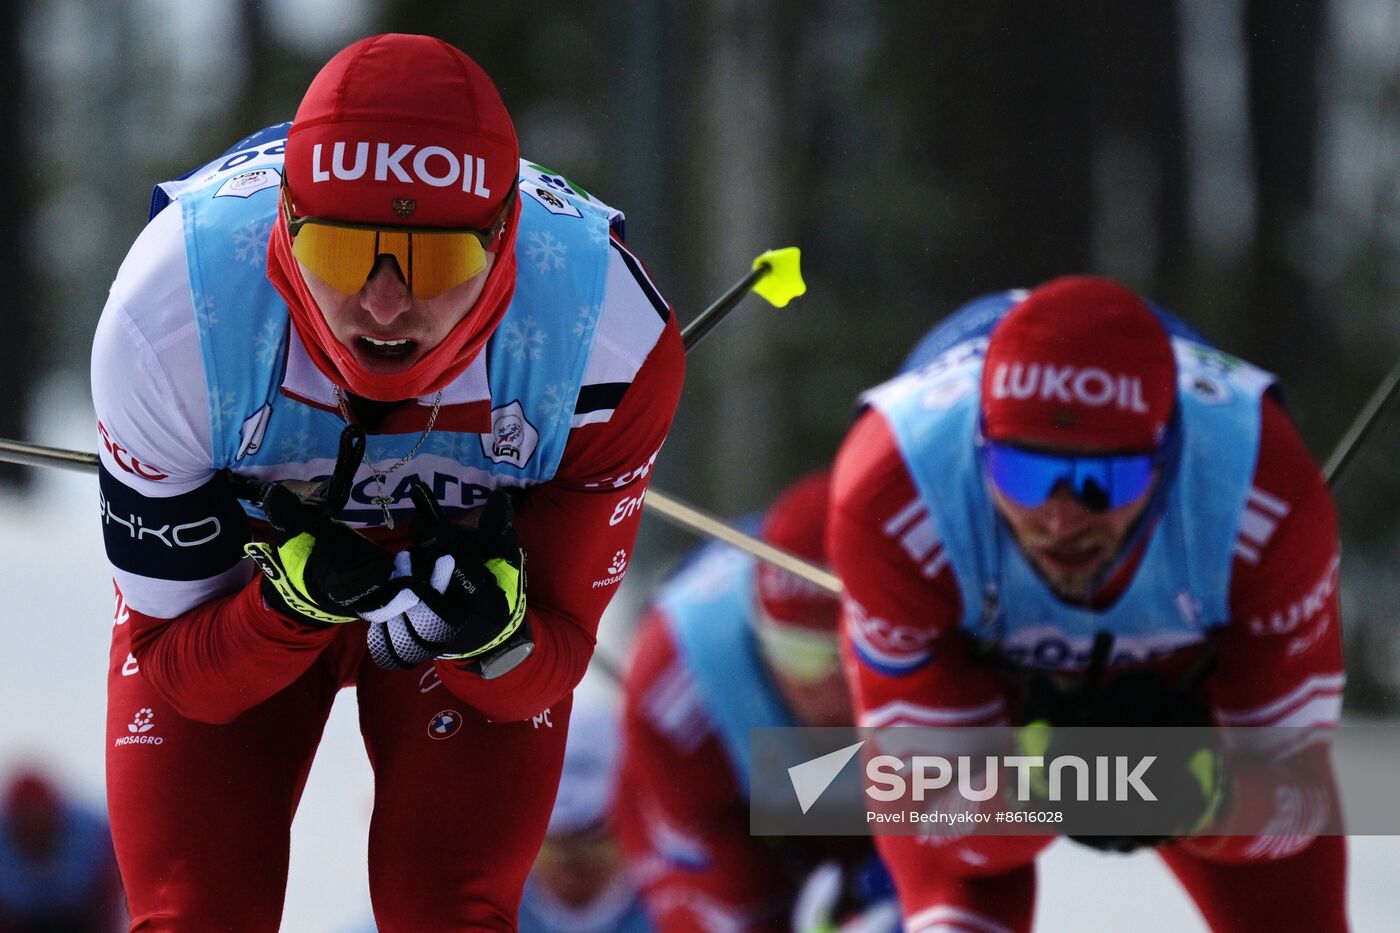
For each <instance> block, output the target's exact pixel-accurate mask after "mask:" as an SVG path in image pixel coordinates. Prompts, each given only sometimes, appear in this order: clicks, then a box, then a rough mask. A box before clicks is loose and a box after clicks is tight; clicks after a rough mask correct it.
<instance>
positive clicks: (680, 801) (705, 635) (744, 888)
mask: <svg viewBox="0 0 1400 933" xmlns="http://www.w3.org/2000/svg"><path fill="white" fill-rule="evenodd" d="M828 488H829V478H828V475H827V473H826V472H825V471H822V472H818V473H812V474H809V475H806V476H804V477H802V478H801V479H799V480H797V481H796V482H794V483H792V484H791V485H790V486H788V487H787V488H786V489H784V490H783V491H782V493H781V494H780V495H779V496H778V498H777V499H776V500H775V501H774V503H773V505H772V507H771V508H770V509H769V510H768V511H767V513H766V514H765V515H764V517H763V519H762V523H761V527H760V530H759V531H760V536H761V537H762V538H763V539H764V540H765V541H768V542H769V543H771V544H773V545H776V546H778V547H781V548H784V549H786V550H788V551H790V552H792V553H795V554H797V555H799V556H801V557H805V558H808V559H809V560H812V561H815V562H817V563H825V554H826V552H825V548H824V545H823V540H824V535H825V532H826V525H827V505H826V503H827V497H828ZM838 614H839V613H838V605H837V601H836V599H835V598H834V597H833V596H831V595H830V594H828V593H826V592H825V591H823V590H821V589H819V588H818V587H816V586H815V585H813V584H811V583H809V582H807V581H805V580H802V579H800V578H798V577H796V576H793V575H792V574H790V573H787V572H786V571H783V570H779V569H777V568H775V567H773V566H771V565H769V564H766V563H760V562H759V561H757V560H755V559H754V558H751V557H749V556H748V555H746V554H744V553H742V552H740V551H737V550H735V549H733V548H730V547H727V546H725V545H721V544H711V545H707V546H705V547H704V548H702V549H701V550H700V551H699V552H698V554H697V555H696V556H695V557H693V558H692V559H691V560H690V561H689V562H688V563H687V564H685V565H684V566H683V567H682V568H681V569H680V570H679V571H678V572H677V573H676V574H675V575H674V576H673V577H672V578H671V579H670V580H669V581H667V582H666V583H665V584H664V585H663V586H662V587H661V588H660V590H659V591H658V592H657V594H656V595H655V597H654V598H653V599H652V602H651V608H650V609H649V611H648V613H647V614H646V616H645V618H644V620H643V622H642V624H641V627H640V629H639V632H638V634H637V636H636V642H635V645H636V647H635V655H634V657H633V660H632V666H631V669H630V671H629V673H628V677H627V689H626V696H627V702H626V711H625V718H624V722H625V736H626V738H625V745H626V748H625V754H624V765H623V771H622V787H621V797H620V799H621V800H623V801H625V802H626V805H625V806H623V807H621V808H620V809H619V812H618V817H619V824H620V827H621V830H622V840H623V844H624V846H625V847H626V850H627V855H628V858H629V860H630V861H631V862H632V864H633V867H634V869H635V871H636V872H637V874H638V879H639V881H640V882H641V883H642V884H643V886H644V890H645V895H646V902H647V907H648V909H649V911H650V913H651V915H652V917H653V919H654V921H655V923H656V926H657V928H658V929H659V930H663V931H668V933H669V931H682V930H707V931H710V930H724V931H730V930H735V931H741V930H787V929H790V928H791V924H792V923H793V920H794V905H795V902H796V900H797V898H798V893H799V891H800V890H803V889H804V886H805V885H806V884H807V883H808V881H809V879H811V878H812V877H813V874H814V873H815V872H817V871H818V870H819V869H823V866H827V867H826V868H825V869H823V878H824V879H828V880H826V881H824V882H823V883H822V884H819V885H817V886H816V887H813V888H812V889H811V894H812V896H811V897H810V898H808V908H809V909H808V911H807V913H808V914H810V915H812V917H820V918H821V923H822V924H823V925H825V924H826V923H827V922H829V921H833V920H836V919H839V918H846V917H849V916H850V915H854V914H859V913H861V912H863V911H864V910H865V908H866V907H867V906H869V905H870V904H871V903H873V902H875V901H878V900H880V899H881V898H883V897H887V896H888V895H889V893H890V887H889V882H888V877H887V876H886V875H885V873H884V870H883V867H882V866H880V865H879V862H878V859H877V858H876V856H875V854H874V851H873V849H872V847H871V845H870V841H869V840H868V839H862V838H849V837H848V838H833V839H827V838H821V837H794V838H782V839H779V838H770V837H755V836H751V835H750V834H749V799H750V795H751V794H758V793H765V792H767V791H768V790H775V791H780V792H783V793H788V794H790V793H791V790H790V789H788V788H772V789H770V788H762V787H750V786H749V730H750V729H751V728H762V727H774V726H798V725H807V726H839V725H850V724H851V706H850V696H849V694H848V692H847V690H846V687H845V683H844V681H843V679H842V674H841V665H840V653H839V645H838V641H837V633H836V624H837V618H838ZM831 878H835V879H836V882H835V884H832V883H831V881H830V879H831ZM808 923H809V925H815V923H816V921H815V920H813V919H810V918H809V920H808Z"/></svg>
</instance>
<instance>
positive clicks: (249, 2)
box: [229, 0, 291, 142]
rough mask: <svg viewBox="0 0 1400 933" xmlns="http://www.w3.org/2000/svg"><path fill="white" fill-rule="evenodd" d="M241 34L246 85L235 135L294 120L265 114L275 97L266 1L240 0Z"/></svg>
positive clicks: (238, 112)
mask: <svg viewBox="0 0 1400 933" xmlns="http://www.w3.org/2000/svg"><path fill="white" fill-rule="evenodd" d="M238 31H239V33H240V36H241V40H242V44H243V86H242V88H241V93H240V95H239V98H238V104H237V107H236V110H237V114H236V116H237V120H238V129H237V130H235V132H237V133H252V132H255V131H256V130H259V129H261V128H262V127H264V126H267V125H270V124H272V123H274V122H276V121H277V119H291V114H287V116H286V117H285V118H283V117H278V118H275V119H268V117H267V115H266V114H265V112H264V108H266V107H267V105H268V102H269V101H270V100H271V99H272V97H273V95H271V94H269V93H268V90H269V88H268V80H267V79H268V76H269V75H270V74H271V68H270V67H269V66H270V64H271V63H270V62H269V58H270V57H271V54H270V53H271V49H270V48H269V46H270V43H269V41H268V35H267V17H266V16H265V15H264V13H263V4H262V0H238ZM229 142H233V140H232V139H230V140H229Z"/></svg>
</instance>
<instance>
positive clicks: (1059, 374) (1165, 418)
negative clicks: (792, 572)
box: [828, 277, 1347, 933]
mask: <svg viewBox="0 0 1400 933" xmlns="http://www.w3.org/2000/svg"><path fill="white" fill-rule="evenodd" d="M865 399H866V402H867V404H868V407H867V409H866V410H865V412H864V414H863V415H862V416H861V417H860V418H859V420H858V421H857V422H856V424H855V425H854V427H853V428H852V430H851V431H850V433H849V434H848V436H847V439H846V441H845V442H844V444H843V446H842V449H841V452H840V454H839V456H838V458H837V463H836V467H835V477H834V480H833V489H832V514H831V520H830V533H829V537H828V540H829V542H830V553H831V560H832V564H833V566H834V568H835V569H836V570H837V572H838V573H839V574H840V576H841V578H842V582H843V584H844V587H845V593H846V599H845V601H844V603H843V609H844V612H843V616H844V618H843V627H842V632H843V638H844V639H845V644H846V647H847V650H848V651H849V653H850V656H851V657H852V658H853V660H854V663H853V664H852V665H850V666H849V668H848V673H849V676H850V683H851V689H852V693H853V696H854V701H855V707H856V710H857V713H858V716H859V722H860V724H861V725H863V726H895V725H913V726H929V727H954V726H980V725H996V724H1010V725H1016V726H1023V725H1028V724H1031V725H1033V726H1034V728H1035V729H1037V730H1039V731H1038V733H1037V734H1038V735H1039V736H1040V739H1041V740H1042V741H1044V742H1045V743H1046V745H1047V746H1048V750H1047V751H1046V754H1053V753H1054V750H1055V748H1056V746H1055V736H1056V731H1055V730H1056V729H1057V728H1060V727H1077V726H1251V727H1254V726H1283V727H1322V728H1324V729H1325V728H1326V727H1329V726H1332V725H1335V724H1336V722H1337V720H1338V717H1339V715H1340V712H1341V698H1342V687H1343V684H1344V675H1343V667H1342V654H1341V645H1342V639H1341V617H1340V613H1339V600H1338V591H1337V571H1338V562H1339V549H1338V537H1337V519H1336V513H1335V510H1334V507H1333V503H1332V498H1331V495H1330V494H1329V491H1328V488H1327V485H1326V483H1325V482H1324V480H1323V478H1322V476H1321V474H1320V472H1319V470H1318V468H1317V466H1316V464H1315V463H1314V461H1313V459H1312V458H1311V456H1309V454H1308V452H1307V450H1306V448H1305V447H1304V445H1303V442H1302V440H1301V439H1300V438H1299V436H1298V433H1297V431H1296V429H1295V428H1294V427H1293V424H1292V423H1291V421H1290V420H1289V418H1288V415H1287V414H1286V413H1285V411H1284V409H1283V407H1282V405H1281V404H1280V402H1279V399H1278V397H1277V389H1276V386H1275V383H1274V379H1273V377H1272V376H1270V375H1269V374H1268V373H1265V372H1263V371H1261V370H1259V369H1256V368H1254V367H1253V366H1250V365H1249V364H1247V363H1245V362H1243V361H1240V360H1238V359H1235V358H1234V357H1231V356H1229V355H1227V354H1225V353H1222V352H1220V351H1218V350H1215V349H1213V348H1211V347H1209V346H1207V345H1205V344H1204V343H1203V342H1201V341H1200V340H1199V338H1198V337H1196V336H1195V335H1193V334H1192V333H1191V332H1190V331H1189V329H1187V328H1184V327H1183V326H1182V325H1181V324H1180V322H1178V321H1176V320H1175V319H1173V318H1171V317H1170V316H1169V315H1166V314H1165V313H1163V312H1162V311H1161V310H1160V309H1156V308H1154V307H1152V306H1150V305H1149V304H1148V303H1147V302H1145V301H1144V300H1143V299H1142V298H1140V297H1139V296H1137V295H1135V294H1133V293H1132V292H1131V291H1129V290H1128V289H1126V288H1123V287H1122V286H1120V285H1118V284H1116V283H1113V282H1110V281H1107V280H1104V279H1097V278H1090V277H1067V278H1062V279H1057V280H1054V281H1051V282H1048V283H1046V284H1044V285H1042V286H1040V287H1038V288H1036V289H1034V290H1032V291H1030V292H1028V293H1027V292H1006V293H1002V294H999V295H994V296H990V297H988V298H985V299H982V300H979V301H976V302H973V303H971V304H969V305H967V306H965V307H964V308H962V309H960V310H959V311H958V312H956V313H955V314H954V315H952V316H951V317H950V318H949V319H948V320H947V321H946V322H945V323H943V324H941V325H940V326H939V327H938V328H937V329H936V330H935V331H934V332H933V333H931V334H930V335H929V337H928V338H926V339H925V340H924V342H923V343H922V344H921V346H920V348H919V350H918V351H916V353H915V354H914V357H913V359H912V360H911V365H910V367H909V369H908V371H907V372H905V373H904V374H903V375H901V376H899V377H897V378H896V379H894V380H892V381H890V382H888V383H886V384H885V385H882V386H880V387H878V388H876V389H874V390H871V391H870V392H869V393H867V395H866V396H865ZM1201 731H1202V733H1209V730H1201ZM1193 734H1195V733H1193ZM1294 737H1296V734H1295V735H1294V736H1290V738H1294ZM1223 763H1224V756H1223V755H1222V754H1221V751H1220V749H1219V748H1215V747H1211V746H1210V745H1209V744H1206V745H1203V746H1202V747H1199V748H1192V749H1187V750H1184V751H1180V752H1178V753H1173V754H1168V753H1166V752H1163V755H1162V760H1158V761H1156V762H1155V763H1154V764H1153V769H1154V774H1155V775H1158V776H1165V779H1167V780H1173V781H1176V782H1177V783H1178V784H1179V785H1180V786H1182V787H1184V788H1186V793H1184V795H1183V796H1182V798H1181V801H1182V806H1183V807H1184V809H1183V811H1182V812H1181V813H1180V814H1179V816H1180V821H1179V823H1177V824H1176V825H1175V828H1174V829H1172V830H1171V831H1168V832H1163V833H1162V834H1154V835H1152V836H1132V835H1117V836H1114V835H1102V834H1100V835H1088V836H1075V837H1073V838H1074V839H1075V841H1076V842H1080V843H1082V844H1084V845H1088V846H1091V847H1094V848H1097V849H1102V850H1107V851H1115V852H1125V851H1132V850H1135V849H1144V848H1153V849H1155V850H1156V852H1157V853H1158V854H1159V855H1160V856H1161V857H1162V858H1163V859H1164V860H1165V862H1166V864H1167V865H1168V866H1169V867H1170V868H1171V870H1172V871H1173V872H1174V873H1175V874H1176V876H1177V878H1178V879H1179V880H1180V881H1181V883H1182V885H1183V886H1184V887H1185V888H1186V890H1187V891H1188V892H1189V893H1190V895H1191V896H1192V898H1193V899H1194V900H1195V902H1196V904H1197V906H1198V907H1199V908H1200V910H1201V912H1202V913H1203V915H1204V916H1205V919H1206V921H1207V922H1208V923H1209V924H1210V926H1211V928H1212V929H1213V930H1217V931H1272V930H1282V929H1297V930H1343V929H1346V925H1347V921H1346V917H1345V896H1344V895H1345V869H1346V851H1345V840H1344V838H1343V837H1341V836H1338V835H1335V834H1325V833H1323V829H1324V827H1326V826H1327V825H1328V821H1329V819H1330V818H1331V815H1332V811H1331V809H1330V807H1331V804H1332V798H1331V795H1330V789H1331V786H1332V778H1331V772H1330V768H1329V765H1328V763H1327V756H1326V749H1325V747H1321V746H1319V745H1316V744H1313V745H1306V744H1305V746H1304V747H1303V748H1302V749H1301V750H1299V751H1298V752H1297V753H1296V754H1294V755H1292V756H1291V757H1288V758H1287V759H1286V760H1285V761H1283V762H1281V763H1280V764H1279V766H1278V767H1276V768H1272V769H1268V770H1264V771H1254V772H1250V771H1239V770H1235V771H1231V770H1229V769H1227V768H1225V767H1224V766H1223ZM1212 830H1214V831H1216V832H1217V833H1219V835H1211V832H1212ZM1333 832H1334V833H1335V830H1333ZM1053 839H1054V837H1053V836H992V835H976V834H973V835H966V836H963V837H960V838H959V837H950V836H943V837H923V836H907V835H904V836H881V837H879V838H878V840H877V842H878V845H879V849H880V851H881V853H882V854H883V855H884V857H885V861H886V864H887V865H888V866H889V868H890V871H891V873H892V874H893V876H894V879H895V884H896V887H897V889H898V892H899V899H900V903H901V906H902V909H903V912H904V917H905V923H906V924H907V928H908V929H909V930H910V931H911V933H928V931H934V930H937V931H945V930H947V931H951V930H978V931H990V930H996V931H1026V930H1030V929H1031V926H1032V910H1033V906H1034V901H1035V858H1036V855H1037V854H1038V853H1039V852H1040V851H1041V850H1043V849H1044V848H1045V846H1047V845H1049V844H1050V842H1051V841H1053Z"/></svg>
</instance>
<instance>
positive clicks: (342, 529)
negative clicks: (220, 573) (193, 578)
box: [243, 425, 395, 625]
mask: <svg viewBox="0 0 1400 933" xmlns="http://www.w3.org/2000/svg"><path fill="white" fill-rule="evenodd" d="M364 451H365V435H364V431H363V430H361V429H360V428H359V427H358V426H356V425H347V426H346V428H345V430H344V431H343V432H341V436H340V451H339V453H338V455H337V457H336V464H335V470H334V473H333V474H332V476H331V478H330V479H328V480H326V481H325V482H324V483H321V484H320V485H318V486H316V487H314V488H311V489H310V490H309V491H307V492H306V494H305V495H301V494H299V493H298V492H296V491H295V490H294V489H293V488H292V484H289V483H268V484H266V485H265V486H263V487H262V488H261V490H260V491H259V493H258V495H257V496H256V499H257V501H258V503H259V504H260V505H261V507H262V510H263V513H264V514H265V515H266V516H267V520H268V524H270V525H271V526H272V528H273V531H274V532H276V533H277V535H278V537H279V538H280V539H281V543H280V544H275V545H274V544H271V543H269V542H265V541H254V542H251V543H249V544H246V545H244V547H243V551H244V553H245V554H247V555H248V556H249V557H251V558H252V559H253V560H254V561H255V562H256V563H257V565H258V568H259V569H260V570H261V571H262V574H263V580H262V591H263V598H264V599H265V600H266V601H267V603H268V605H269V606H272V607H273V608H276V609H279V610H281V611H283V612H285V613H288V614H291V615H293V616H296V617H299V618H301V619H302V620H304V621H307V622H310V623H312V624H316V625H333V624H337V623H340V622H352V621H354V620H356V619H357V618H359V617H360V616H359V614H358V613H359V612H361V611H364V610H367V609H371V608H374V607H377V606H380V605H383V603H384V602H385V601H386V600H387V599H388V598H389V597H390V596H391V595H392V593H393V592H394V591H395V590H393V589H391V588H389V587H388V586H387V584H388V583H389V581H390V578H391V577H392V575H393V572H394V559H393V557H392V556H391V555H390V554H389V553H388V552H387V551H385V550H383V549H382V548H380V547H379V546H378V545H376V544H375V543H374V542H372V541H370V540H369V539H368V538H366V537H365V536H364V535H362V534H360V533H359V532H357V531H355V530H354V529H353V528H351V527H350V526H349V525H346V524H344V523H343V522H339V521H336V520H335V518H334V516H335V515H337V514H338V513H339V512H340V510H341V509H342V508H344V506H345V503H346V501H347V500H348V499H349V497H350V487H351V484H352V483H353V480H354V476H355V471H356V470H357V469H359V466H360V461H361V460H362V459H364Z"/></svg>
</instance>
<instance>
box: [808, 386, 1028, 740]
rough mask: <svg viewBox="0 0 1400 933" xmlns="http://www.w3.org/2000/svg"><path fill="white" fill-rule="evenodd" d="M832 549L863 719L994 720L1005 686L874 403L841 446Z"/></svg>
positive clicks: (874, 722) (850, 671) (1001, 709)
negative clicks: (974, 634) (983, 656)
mask: <svg viewBox="0 0 1400 933" xmlns="http://www.w3.org/2000/svg"><path fill="white" fill-rule="evenodd" d="M827 536H828V540H827V548H828V553H829V555H830V558H831V562H832V565H833V567H834V568H835V570H836V572H837V574H839V575H840V577H841V580H842V583H843V585H844V586H845V595H844V597H843V600H842V618H843V624H842V642H843V650H844V651H845V652H846V654H847V658H848V663H847V665H846V669H847V676H848V679H849V680H850V686H851V693H852V697H853V699H854V701H855V706H856V712H857V717H858V718H857V721H858V722H859V723H860V724H861V725H865V726H888V725H920V726H951V725H991V724H994V723H997V722H1000V721H1003V720H1004V718H1005V715H1006V698H1005V690H1004V688H1003V686H1002V684H1001V683H1000V681H999V680H998V679H997V678H996V676H995V675H994V674H993V672H992V671H991V670H990V669H988V668H987V667H985V666H983V665H981V664H979V663H978V662H977V661H975V660H974V659H973V658H972V656H971V653H970V651H969V646H968V642H967V641H966V639H965V638H964V637H963V636H962V635H961V633H960V631H959V622H960V620H961V617H962V601H961V598H960V596H959V594H958V588H957V583H956V581H955V580H954V578H953V572H952V570H951V568H950V567H949V565H948V562H947V559H946V557H945V556H944V554H943V546H942V544H941V542H939V540H938V538H937V536H936V533H935V530H934V526H933V521H932V519H931V518H930V516H929V513H928V509H927V508H926V507H925V506H924V504H923V500H922V497H920V495H919V494H918V492H917V491H916V489H915V488H914V484H913V481H912V480H911V479H910V477H909V473H908V471H907V470H906V468H905V466H904V461H903V459H902V457H901V456H900V453H899V450H898V448H897V447H896V446H895V442H894V437H893V436H892V435H891V433H890V429H889V426H888V424H887V423H886V421H885V419H884V416H883V415H881V414H880V413H879V412H877V411H874V410H870V411H867V412H866V413H865V414H864V415H862V416H861V417H860V419H859V420H858V421H857V422H856V425H855V427H854V428H853V429H852V430H851V433H850V434H849V436H848V437H847V438H846V440H845V442H844V443H843V444H842V446H841V450H840V452H839V454H838V455H837V459H836V465H835V468H834V473H833V480H832V511H831V518H830V525H829V527H828V530H827Z"/></svg>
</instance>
